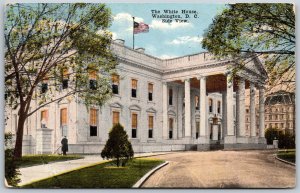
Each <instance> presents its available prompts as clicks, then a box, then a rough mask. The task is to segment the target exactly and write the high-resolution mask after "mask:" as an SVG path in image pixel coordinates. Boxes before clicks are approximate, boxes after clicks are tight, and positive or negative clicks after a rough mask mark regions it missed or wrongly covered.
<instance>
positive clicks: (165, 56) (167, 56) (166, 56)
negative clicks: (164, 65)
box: [158, 54, 178, 59]
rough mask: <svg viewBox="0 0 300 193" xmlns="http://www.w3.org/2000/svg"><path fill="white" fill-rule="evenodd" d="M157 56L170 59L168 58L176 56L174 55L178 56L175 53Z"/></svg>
mask: <svg viewBox="0 0 300 193" xmlns="http://www.w3.org/2000/svg"><path fill="white" fill-rule="evenodd" d="M158 57H159V58H161V59H170V58H176V57H178V56H176V55H168V54H163V55H160V56H158Z"/></svg>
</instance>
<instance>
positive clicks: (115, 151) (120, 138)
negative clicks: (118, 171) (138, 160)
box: [101, 124, 134, 167]
mask: <svg viewBox="0 0 300 193" xmlns="http://www.w3.org/2000/svg"><path fill="white" fill-rule="evenodd" d="M133 154H134V152H133V149H132V146H131V143H130V141H129V140H128V135H127V133H126V131H125V130H124V128H123V126H122V125H121V124H116V125H115V126H114V127H113V128H112V130H111V131H110V132H109V138H108V140H107V142H106V144H105V146H104V148H103V150H102V152H101V157H102V158H103V159H104V158H106V159H114V160H115V161H116V165H117V166H118V167H119V166H120V164H122V166H125V165H126V163H127V161H128V160H129V159H131V158H132V157H133Z"/></svg>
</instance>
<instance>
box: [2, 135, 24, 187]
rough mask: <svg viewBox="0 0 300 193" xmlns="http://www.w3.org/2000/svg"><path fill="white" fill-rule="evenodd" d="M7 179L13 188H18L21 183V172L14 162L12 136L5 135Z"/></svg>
mask: <svg viewBox="0 0 300 193" xmlns="http://www.w3.org/2000/svg"><path fill="white" fill-rule="evenodd" d="M4 143H5V179H6V180H7V183H8V184H9V185H11V186H17V185H18V183H19V182H20V181H21V180H20V178H19V175H20V171H19V170H18V169H17V164H16V162H15V160H14V149H13V148H11V146H12V145H11V144H12V134H11V133H5V141H4Z"/></svg>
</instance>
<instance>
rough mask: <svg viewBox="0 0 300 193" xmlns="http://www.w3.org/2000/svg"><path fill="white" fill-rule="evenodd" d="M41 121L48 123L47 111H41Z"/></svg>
mask: <svg viewBox="0 0 300 193" xmlns="http://www.w3.org/2000/svg"><path fill="white" fill-rule="evenodd" d="M41 120H44V121H45V122H48V110H43V111H42V112H41Z"/></svg>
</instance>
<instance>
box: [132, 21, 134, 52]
mask: <svg viewBox="0 0 300 193" xmlns="http://www.w3.org/2000/svg"><path fill="white" fill-rule="evenodd" d="M132 20H133V26H132V48H133V49H134V17H132Z"/></svg>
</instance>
